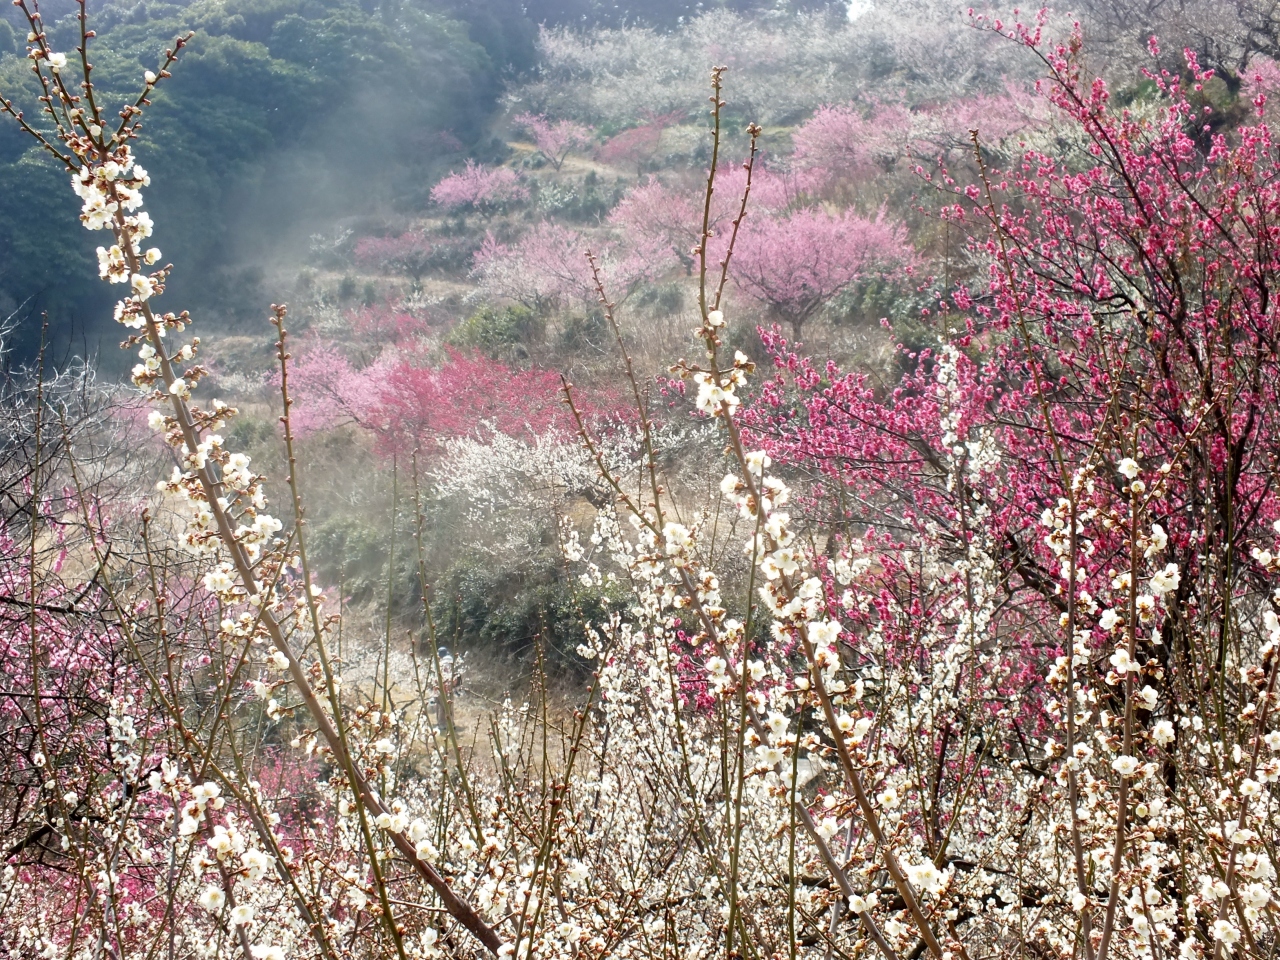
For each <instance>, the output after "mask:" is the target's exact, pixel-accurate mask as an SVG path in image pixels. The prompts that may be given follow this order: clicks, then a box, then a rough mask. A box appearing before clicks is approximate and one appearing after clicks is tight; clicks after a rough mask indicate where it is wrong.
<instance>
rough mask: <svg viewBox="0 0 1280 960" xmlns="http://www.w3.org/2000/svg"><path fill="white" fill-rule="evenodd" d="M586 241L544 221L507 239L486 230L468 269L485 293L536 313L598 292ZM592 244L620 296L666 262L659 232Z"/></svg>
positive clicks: (586, 299)
mask: <svg viewBox="0 0 1280 960" xmlns="http://www.w3.org/2000/svg"><path fill="white" fill-rule="evenodd" d="M590 243H591V241H590V240H588V239H587V238H586V237H585V236H584V235H583V234H582V233H580V232H579V231H576V230H573V229H571V228H569V227H565V226H562V225H560V224H557V223H552V222H550V221H545V220H544V221H542V222H540V223H538V224H536V225H535V226H534V227H533V228H532V229H530V230H528V231H526V232H525V233H523V234H522V235H521V236H520V237H519V239H517V240H516V242H515V243H513V244H505V243H501V242H499V241H498V240H497V239H496V238H495V237H494V236H493V235H492V234H490V235H489V236H488V238H486V240H485V242H484V243H483V244H482V245H481V247H480V249H479V250H478V251H476V255H475V259H474V261H473V262H474V267H473V271H472V272H473V274H474V276H475V277H476V278H477V279H478V280H479V281H480V291H481V292H482V293H483V294H484V295H485V296H487V297H490V298H492V299H502V300H513V301H515V302H516V303H520V304H524V305H525V306H527V307H529V308H530V309H531V310H535V311H538V312H546V311H548V310H551V309H553V308H555V307H557V306H561V305H566V304H588V303H593V302H595V300H596V299H597V296H598V294H597V292H596V287H595V281H594V280H593V278H592V276H591V268H590V267H589V266H588V265H587V259H586V252H587V248H588V246H589V244H590ZM596 249H597V252H598V254H599V257H600V261H601V270H602V271H603V272H604V274H605V275H606V276H607V277H608V279H609V281H610V283H611V285H612V288H613V289H615V290H619V291H621V292H622V294H624V295H625V294H626V293H629V292H630V291H631V290H633V289H634V288H635V287H636V285H637V284H639V283H641V282H642V281H645V280H652V279H654V278H655V277H657V276H658V275H660V274H661V273H662V272H663V271H664V270H665V269H667V267H668V266H669V265H670V262H671V261H670V259H669V254H668V253H667V252H666V251H665V250H664V249H663V242H662V238H661V237H660V236H658V237H654V236H647V235H637V236H632V237H628V242H627V243H626V244H621V243H618V242H617V241H613V240H607V241H605V242H604V243H600V242H599V240H598V239H597V240H596Z"/></svg>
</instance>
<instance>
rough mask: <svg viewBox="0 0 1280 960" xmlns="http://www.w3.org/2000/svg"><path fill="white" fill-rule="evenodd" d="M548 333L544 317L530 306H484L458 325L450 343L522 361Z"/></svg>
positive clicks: (499, 358) (502, 357)
mask: <svg viewBox="0 0 1280 960" xmlns="http://www.w3.org/2000/svg"><path fill="white" fill-rule="evenodd" d="M544 333H545V325H544V324H543V321H542V319H541V318H540V317H538V315H537V314H535V313H534V312H533V311H532V310H530V309H529V308H528V307H522V306H512V307H484V308H482V309H481V310H478V311H477V312H476V313H473V314H472V315H471V316H469V317H467V319H465V320H463V321H462V322H461V323H459V324H458V325H457V326H456V327H454V328H453V330H452V331H450V333H449V336H448V338H447V340H446V342H447V343H448V344H449V345H450V346H454V347H466V348H468V349H471V350H479V351H480V352H481V353H484V354H486V355H488V356H490V357H492V358H494V359H496V360H508V361H510V360H521V359H525V358H527V357H528V356H529V348H530V347H531V346H533V345H534V344H535V343H538V342H540V341H541V340H542V337H543V335H544Z"/></svg>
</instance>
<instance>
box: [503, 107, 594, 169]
mask: <svg viewBox="0 0 1280 960" xmlns="http://www.w3.org/2000/svg"><path fill="white" fill-rule="evenodd" d="M512 122H514V123H517V124H519V125H520V126H522V127H524V128H525V129H526V130H528V131H529V135H530V136H532V137H533V142H534V145H535V146H537V148H538V152H539V153H541V154H542V155H543V156H544V157H546V158H547V161H548V162H549V163H550V164H551V166H552V167H553V168H554V169H555V170H556V171H557V172H559V170H560V168H561V167H562V166H563V165H564V161H565V159H566V158H567V157H568V156H569V154H570V153H571V152H572V151H574V150H580V149H582V148H584V147H586V146H589V145H590V143H591V128H590V127H584V126H583V125H582V124H580V123H574V122H573V121H572V120H556V121H551V120H548V119H547V118H546V117H545V116H543V115H542V114H540V113H522V114H519V115H518V116H516V117H513V118H512Z"/></svg>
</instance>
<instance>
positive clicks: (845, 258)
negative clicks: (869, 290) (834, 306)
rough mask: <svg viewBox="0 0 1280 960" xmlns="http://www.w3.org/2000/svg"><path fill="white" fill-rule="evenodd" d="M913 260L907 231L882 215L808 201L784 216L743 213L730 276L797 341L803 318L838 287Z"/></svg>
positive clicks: (810, 313) (809, 314) (820, 305)
mask: <svg viewBox="0 0 1280 960" xmlns="http://www.w3.org/2000/svg"><path fill="white" fill-rule="evenodd" d="M912 259H913V254H912V250H911V247H910V244H909V243H908V241H907V238H906V232H905V231H904V230H903V229H902V228H901V227H900V226H898V225H896V224H894V223H892V222H891V221H890V220H889V219H888V217H887V216H886V215H885V214H883V213H882V214H881V215H880V216H878V217H876V218H875V219H868V218H866V217H862V216H859V215H858V214H856V213H854V212H853V211H848V210H846V211H844V212H843V213H838V214H834V213H829V212H828V211H826V210H824V209H822V208H819V207H807V208H804V209H801V210H797V211H796V212H794V213H791V214H787V215H784V216H764V217H759V218H756V217H752V216H748V217H747V219H746V221H745V222H744V224H743V227H742V233H741V235H740V237H739V238H738V246H737V249H736V251H735V253H734V259H733V265H734V272H733V281H734V283H736V284H737V285H738V287H739V288H741V289H742V290H743V292H745V293H747V294H748V295H749V296H751V297H753V298H755V299H756V300H758V301H760V302H761V303H762V304H764V305H765V306H766V307H767V308H768V309H769V311H770V314H771V316H772V318H773V319H774V320H776V321H780V322H783V323H787V324H789V325H790V327H791V333H792V336H793V338H794V339H795V340H799V339H800V336H801V333H802V331H803V329H804V324H805V322H806V321H807V320H809V319H810V318H811V317H812V316H813V315H814V314H815V313H817V311H818V310H819V309H821V308H822V307H823V306H824V305H825V304H826V303H827V302H828V301H830V300H831V298H832V297H834V296H835V295H836V294H838V293H839V292H840V291H841V290H844V289H845V288H846V287H848V286H849V285H850V284H851V283H853V282H855V281H856V280H858V279H860V278H862V277H867V276H870V275H872V274H874V273H878V272H884V271H888V270H890V269H894V268H898V269H900V268H901V267H903V266H905V265H907V264H910V263H911V261H912Z"/></svg>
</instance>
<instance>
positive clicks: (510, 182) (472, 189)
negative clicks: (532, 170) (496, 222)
mask: <svg viewBox="0 0 1280 960" xmlns="http://www.w3.org/2000/svg"><path fill="white" fill-rule="evenodd" d="M528 198H529V189H528V188H527V187H526V186H525V185H524V184H523V183H521V182H520V177H519V175H518V174H517V173H516V172H515V171H514V170H511V169H508V168H507V167H497V168H491V167H486V166H484V165H483V164H479V163H476V162H474V161H472V160H468V161H467V165H466V168H465V169H464V170H462V171H461V172H460V173H451V174H449V176H447V177H445V178H444V179H443V180H441V181H440V182H439V183H437V184H436V185H435V186H434V187H432V188H431V199H432V200H433V201H435V202H436V203H437V204H439V205H440V206H442V207H444V208H445V209H446V210H464V209H468V208H471V209H475V210H494V209H498V208H500V207H504V206H507V205H508V204H512V203H519V202H521V201H523V200H527V199H528Z"/></svg>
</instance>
